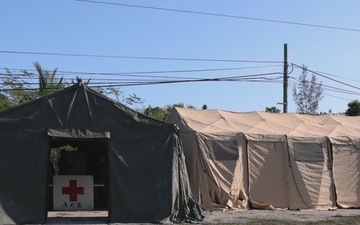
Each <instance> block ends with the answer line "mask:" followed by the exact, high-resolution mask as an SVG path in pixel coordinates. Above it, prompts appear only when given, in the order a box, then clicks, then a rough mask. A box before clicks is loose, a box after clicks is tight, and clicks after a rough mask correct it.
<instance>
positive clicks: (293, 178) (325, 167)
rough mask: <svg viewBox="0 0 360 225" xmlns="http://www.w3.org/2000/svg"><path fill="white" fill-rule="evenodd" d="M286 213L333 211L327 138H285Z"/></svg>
mask: <svg viewBox="0 0 360 225" xmlns="http://www.w3.org/2000/svg"><path fill="white" fill-rule="evenodd" d="M288 145H289V156H290V157H289V158H290V172H289V173H288V175H289V209H331V208H334V207H335V196H334V190H333V187H334V185H333V181H332V170H331V163H330V160H329V155H330V154H329V149H328V142H327V139H326V138H306V139H304V138H295V137H290V138H288Z"/></svg>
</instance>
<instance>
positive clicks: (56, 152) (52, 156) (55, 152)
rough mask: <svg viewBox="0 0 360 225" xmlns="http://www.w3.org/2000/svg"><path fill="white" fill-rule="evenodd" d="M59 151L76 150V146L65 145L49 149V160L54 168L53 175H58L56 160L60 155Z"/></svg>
mask: <svg viewBox="0 0 360 225" xmlns="http://www.w3.org/2000/svg"><path fill="white" fill-rule="evenodd" d="M61 151H77V148H74V147H72V146H70V145H65V146H61V147H59V148H52V149H51V150H50V162H51V164H52V166H53V169H54V174H53V175H59V165H58V161H59V159H60V157H61Z"/></svg>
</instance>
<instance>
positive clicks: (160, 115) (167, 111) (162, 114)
mask: <svg viewBox="0 0 360 225" xmlns="http://www.w3.org/2000/svg"><path fill="white" fill-rule="evenodd" d="M174 107H178V108H185V105H184V103H178V104H174V105H167V106H165V107H163V108H161V107H155V108H153V107H151V106H149V107H147V108H146V109H145V111H144V114H145V115H147V116H149V117H151V118H154V119H157V120H160V121H164V122H166V121H168V119H169V117H170V115H171V112H172V110H173V109H174ZM186 108H192V109H195V107H194V106H192V105H188V106H186Z"/></svg>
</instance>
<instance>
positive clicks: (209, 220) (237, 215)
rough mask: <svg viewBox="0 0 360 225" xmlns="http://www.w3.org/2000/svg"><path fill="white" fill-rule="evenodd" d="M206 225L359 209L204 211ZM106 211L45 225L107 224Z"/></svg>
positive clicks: (62, 215) (65, 216)
mask: <svg viewBox="0 0 360 225" xmlns="http://www.w3.org/2000/svg"><path fill="white" fill-rule="evenodd" d="M204 215H205V220H204V221H203V223H206V224H225V223H235V222H237V223H247V222H251V221H256V220H287V221H294V223H296V221H308V222H309V221H321V220H328V219H341V218H358V219H359V221H360V209H337V210H332V211H317V210H302V211H291V210H244V211H225V212H222V211H213V212H209V211H205V212H204ZM107 217H108V212H107V211H78V212H64V211H57V212H49V213H48V221H47V223H46V224H97V225H104V224H108V223H107Z"/></svg>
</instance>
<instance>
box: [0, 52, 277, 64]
mask: <svg viewBox="0 0 360 225" xmlns="http://www.w3.org/2000/svg"><path fill="white" fill-rule="evenodd" d="M0 54H23V55H46V56H65V57H89V58H115V59H139V60H170V61H198V62H228V63H281V62H280V61H261V60H237V59H202V58H171V57H146V56H120V55H95V54H76V53H54V52H28V51H7V50H0Z"/></svg>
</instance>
